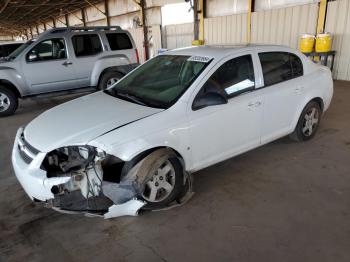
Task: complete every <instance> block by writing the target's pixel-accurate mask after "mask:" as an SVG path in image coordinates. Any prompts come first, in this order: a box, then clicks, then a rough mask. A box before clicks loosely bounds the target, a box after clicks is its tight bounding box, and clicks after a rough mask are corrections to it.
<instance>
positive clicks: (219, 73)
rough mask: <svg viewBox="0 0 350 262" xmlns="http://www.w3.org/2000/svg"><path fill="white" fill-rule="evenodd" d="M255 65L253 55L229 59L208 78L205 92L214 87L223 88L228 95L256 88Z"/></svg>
mask: <svg viewBox="0 0 350 262" xmlns="http://www.w3.org/2000/svg"><path fill="white" fill-rule="evenodd" d="M254 86H255V79H254V67H253V61H252V57H251V55H245V56H241V57H237V58H234V59H232V60H229V61H227V62H226V63H224V64H223V65H222V66H221V67H219V69H218V70H216V72H215V73H214V74H213V75H212V76H211V77H210V78H209V79H208V81H207V82H206V83H205V84H204V86H203V92H206V90H207V91H208V92H210V89H211V88H213V87H219V88H221V89H223V90H224V91H225V92H226V94H227V96H228V97H232V96H234V95H237V94H240V93H243V92H245V91H248V90H250V89H251V88H254Z"/></svg>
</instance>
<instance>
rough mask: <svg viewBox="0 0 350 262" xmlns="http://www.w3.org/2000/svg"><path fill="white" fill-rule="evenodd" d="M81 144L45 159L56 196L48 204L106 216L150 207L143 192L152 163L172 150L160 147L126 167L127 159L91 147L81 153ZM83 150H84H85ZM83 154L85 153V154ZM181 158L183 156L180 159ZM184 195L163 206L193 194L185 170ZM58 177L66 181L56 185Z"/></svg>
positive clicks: (182, 202)
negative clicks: (128, 167) (129, 167)
mask: <svg viewBox="0 0 350 262" xmlns="http://www.w3.org/2000/svg"><path fill="white" fill-rule="evenodd" d="M81 150H82V149H81V148H80V147H69V148H63V149H59V150H54V151H53V152H51V153H49V154H48V155H47V157H46V158H45V160H44V162H43V169H45V170H46V171H47V177H48V178H49V180H50V181H53V183H52V185H53V186H52V188H51V191H52V193H53V195H54V198H53V199H50V200H49V201H47V203H48V206H49V207H52V208H54V209H55V210H57V211H60V212H64V213H85V214H86V215H89V216H91V215H93V216H101V217H104V218H105V219H107V218H113V217H119V216H137V215H138V214H139V212H140V210H144V209H145V208H147V202H145V201H144V200H143V198H142V197H141V196H142V192H143V188H144V184H145V181H146V180H147V175H146V174H147V172H145V170H149V168H150V163H152V161H153V160H154V159H155V158H160V159H161V158H162V157H164V155H165V154H167V153H169V151H168V150H167V149H164V150H157V151H155V152H153V153H151V154H149V155H148V156H146V157H145V158H144V159H142V160H141V161H139V162H138V163H136V164H135V165H134V166H133V167H132V168H131V169H130V170H126V166H127V165H126V163H125V162H123V161H122V160H120V159H119V158H117V157H115V156H112V155H107V154H105V153H102V152H100V151H98V150H97V149H96V148H93V147H89V148H88V154H87V156H85V157H82V156H81V152H80V151H81ZM83 153H84V152H83ZM83 155H84V154H83ZM181 161H182V160H181ZM184 174H185V175H184V185H186V187H184V188H185V190H184V192H183V193H182V194H181V196H180V197H179V198H178V199H176V200H175V201H174V203H171V204H170V205H169V206H167V207H164V209H169V208H172V207H175V206H179V205H183V204H184V203H186V202H187V201H188V200H189V199H190V197H191V196H192V195H193V192H192V179H191V176H190V175H189V174H187V173H186V172H185V170H184ZM55 181H63V182H64V183H62V184H59V185H57V183H56V182H55Z"/></svg>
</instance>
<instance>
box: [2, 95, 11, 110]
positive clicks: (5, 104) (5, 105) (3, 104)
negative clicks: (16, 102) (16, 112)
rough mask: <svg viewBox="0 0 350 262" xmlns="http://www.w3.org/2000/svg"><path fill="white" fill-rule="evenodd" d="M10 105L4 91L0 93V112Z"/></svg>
mask: <svg viewBox="0 0 350 262" xmlns="http://www.w3.org/2000/svg"><path fill="white" fill-rule="evenodd" d="M10 105H11V102H10V98H9V97H8V96H7V95H6V94H4V93H0V112H4V111H6V110H7V109H8V108H9V107H10Z"/></svg>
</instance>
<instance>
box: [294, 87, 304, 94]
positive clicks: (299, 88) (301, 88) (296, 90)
mask: <svg viewBox="0 0 350 262" xmlns="http://www.w3.org/2000/svg"><path fill="white" fill-rule="evenodd" d="M303 90H304V87H303V86H298V87H296V88H295V93H297V94H301V93H302V92H303Z"/></svg>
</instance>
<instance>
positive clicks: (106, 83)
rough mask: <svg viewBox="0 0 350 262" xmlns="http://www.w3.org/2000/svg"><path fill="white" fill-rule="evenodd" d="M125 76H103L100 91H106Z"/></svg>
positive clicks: (110, 74)
mask: <svg viewBox="0 0 350 262" xmlns="http://www.w3.org/2000/svg"><path fill="white" fill-rule="evenodd" d="M122 77H123V75H122V74H121V73H119V72H106V73H104V74H103V75H102V77H101V80H100V83H99V85H98V89H100V90H105V89H106V88H108V87H111V86H112V85H114V84H115V83H117V82H118V81H119V79H121V78H122Z"/></svg>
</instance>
